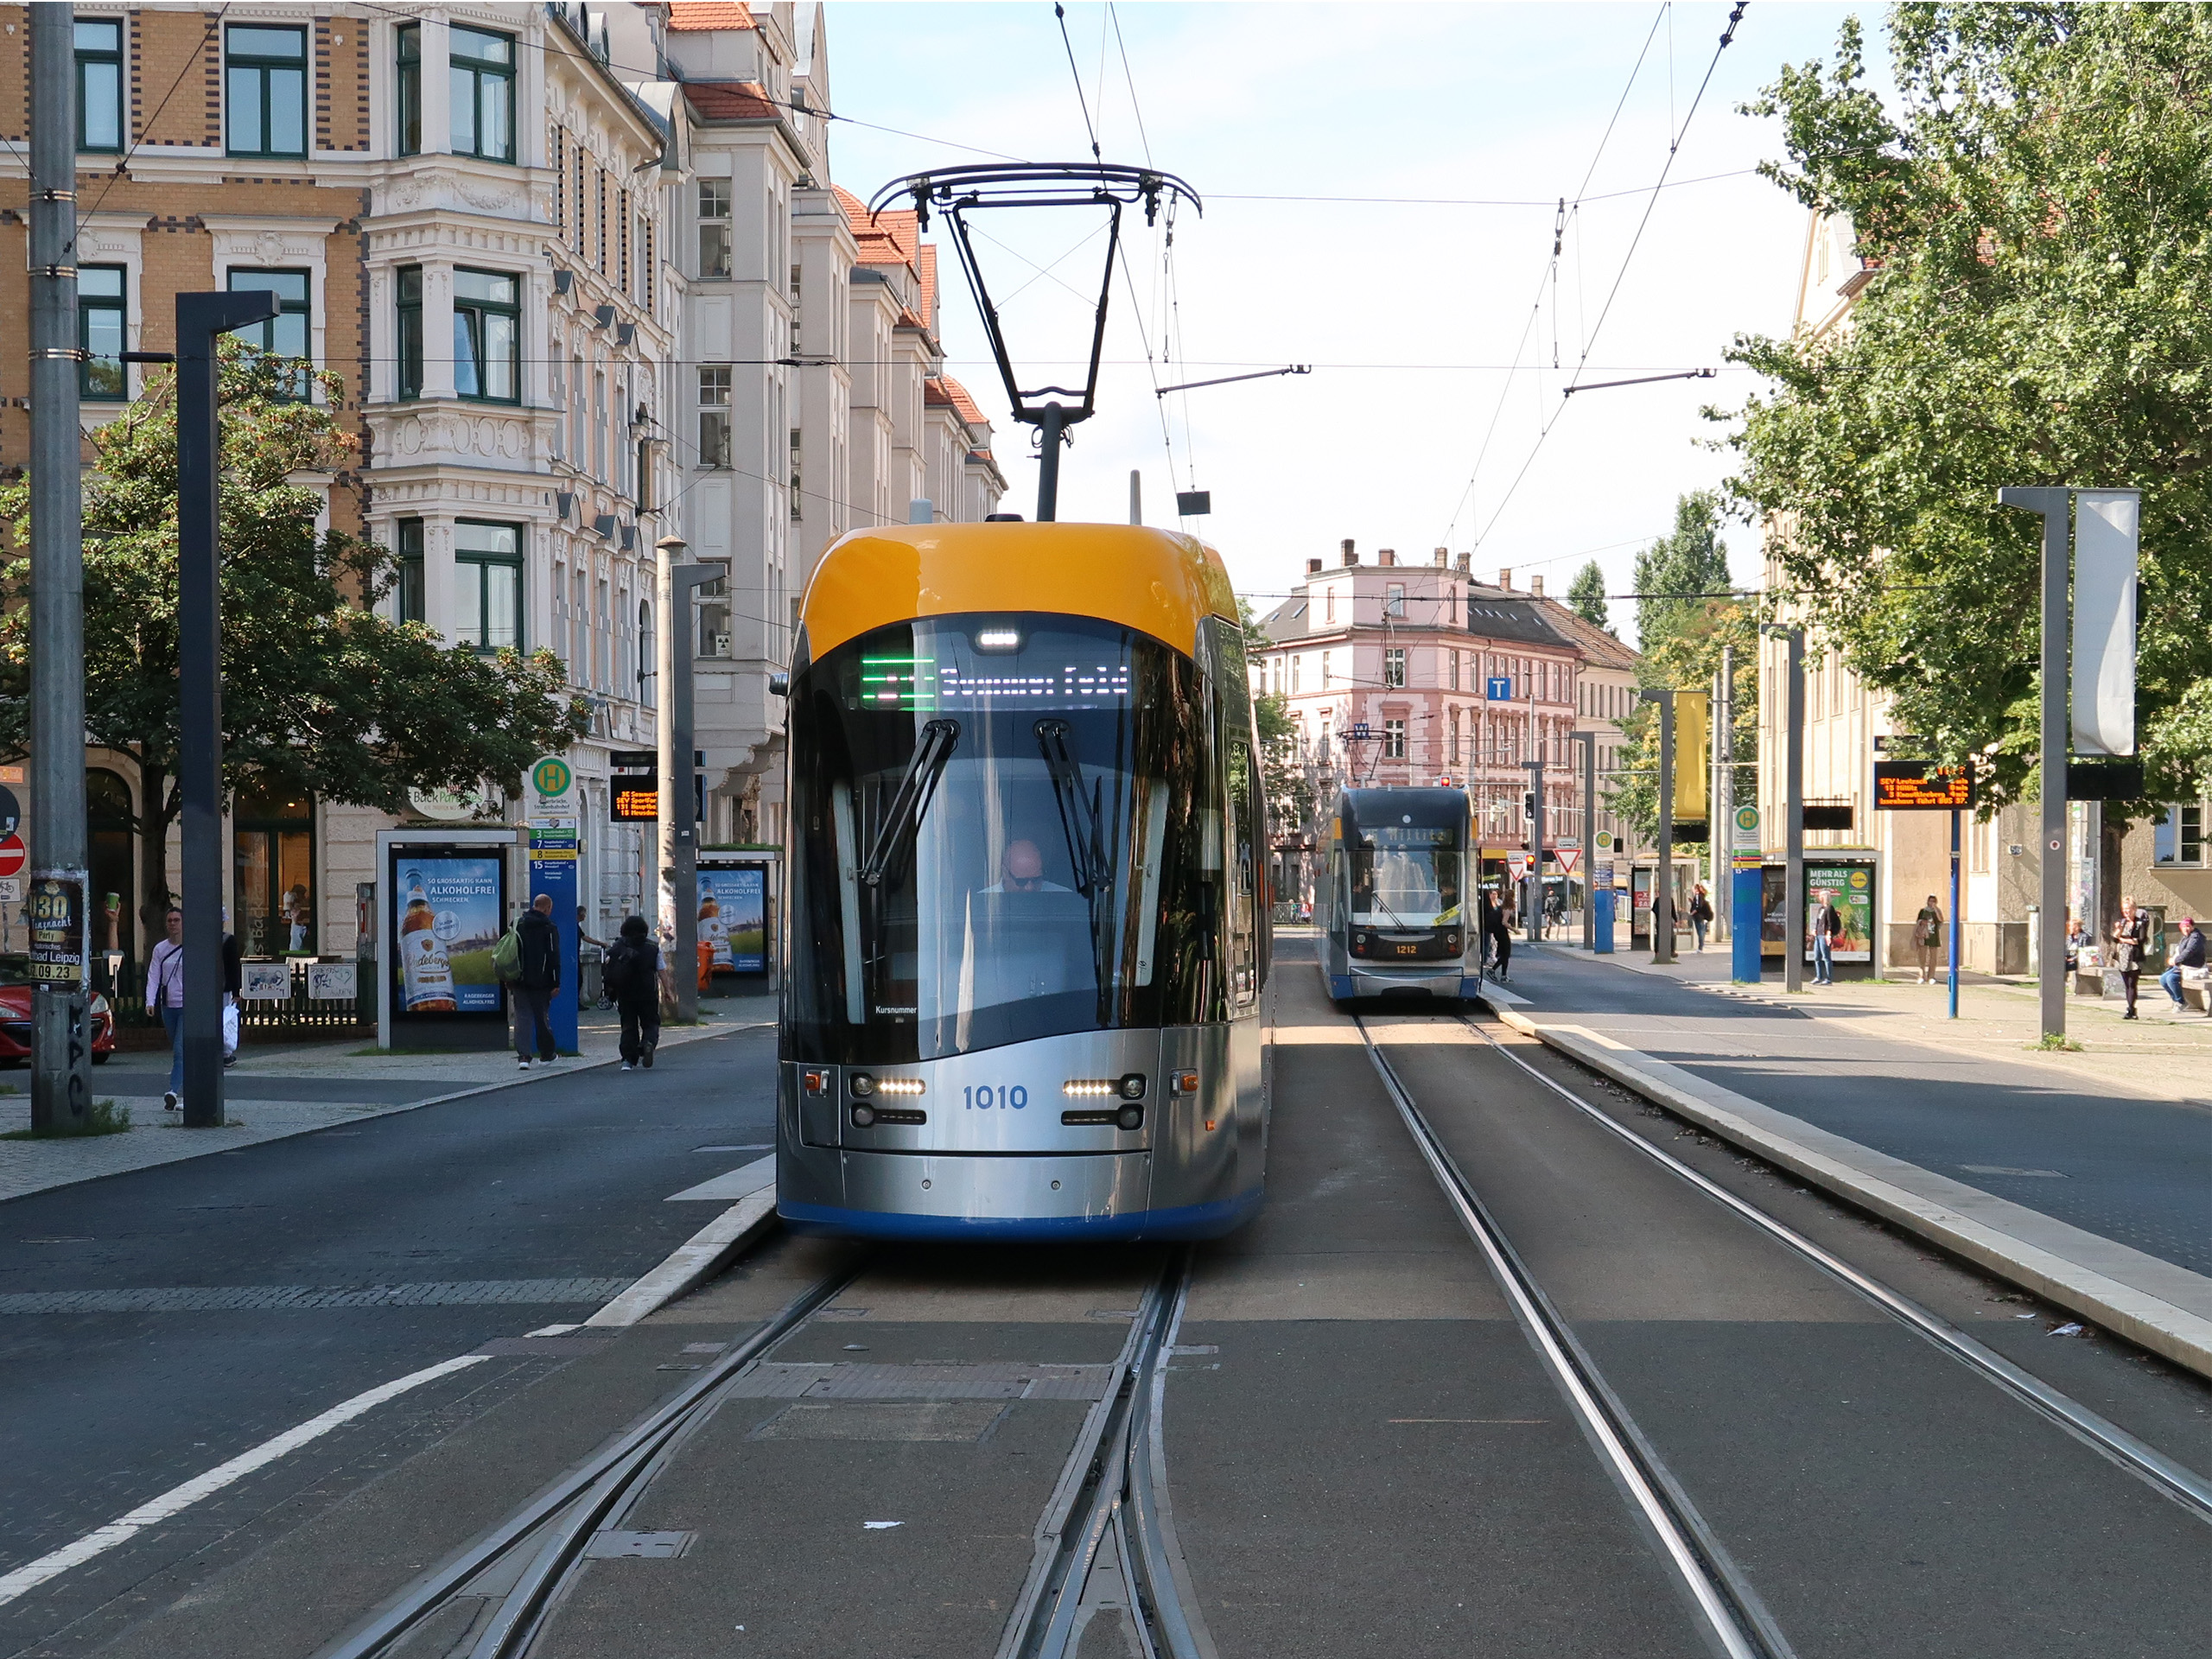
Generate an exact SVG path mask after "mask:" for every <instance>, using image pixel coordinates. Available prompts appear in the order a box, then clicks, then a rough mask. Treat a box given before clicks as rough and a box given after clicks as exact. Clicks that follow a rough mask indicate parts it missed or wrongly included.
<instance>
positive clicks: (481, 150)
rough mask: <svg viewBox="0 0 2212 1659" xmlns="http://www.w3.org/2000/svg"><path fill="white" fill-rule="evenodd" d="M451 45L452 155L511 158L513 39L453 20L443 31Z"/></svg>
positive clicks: (513, 144) (507, 160)
mask: <svg viewBox="0 0 2212 1659" xmlns="http://www.w3.org/2000/svg"><path fill="white" fill-rule="evenodd" d="M447 34H448V39H449V40H450V41H451V44H450V45H449V47H448V48H447V49H448V56H449V58H450V60H451V65H452V67H451V68H450V70H449V71H448V73H449V74H450V76H451V85H452V87H453V153H454V155H456V156H482V157H483V158H484V159H485V160H486V161H487V162H512V160H514V158H515V42H514V37H513V36H512V35H493V34H491V33H490V32H488V31H486V30H485V29H463V28H462V27H461V25H460V24H459V23H455V24H454V25H452V26H451V28H450V29H448V31H447Z"/></svg>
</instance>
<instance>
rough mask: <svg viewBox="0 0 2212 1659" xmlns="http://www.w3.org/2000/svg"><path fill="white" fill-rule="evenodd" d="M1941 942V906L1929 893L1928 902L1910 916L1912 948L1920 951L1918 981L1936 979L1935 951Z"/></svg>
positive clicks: (1930, 982)
mask: <svg viewBox="0 0 2212 1659" xmlns="http://www.w3.org/2000/svg"><path fill="white" fill-rule="evenodd" d="M1942 943H1943V907H1942V906H1941V905H1939V904H1937V903H1936V895H1935V894H1934V893H1929V895H1928V902H1927V903H1926V904H1924V905H1923V906H1921V907H1920V910H1919V913H1918V914H1916V915H1915V916H1914V917H1913V918H1912V944H1913V949H1915V950H1917V951H1919V953H1920V982H1921V983H1922V984H1923V985H1928V984H1932V983H1934V982H1935V979H1936V950H1937V949H1938V948H1939V947H1940V946H1941V945H1942Z"/></svg>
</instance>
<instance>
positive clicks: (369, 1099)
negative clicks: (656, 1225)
mask: <svg viewBox="0 0 2212 1659" xmlns="http://www.w3.org/2000/svg"><path fill="white" fill-rule="evenodd" d="M704 1012H705V1016H706V1017H705V1019H704V1020H702V1023H701V1024H699V1025H697V1026H691V1027H681V1026H668V1027H663V1028H662V1032H661V1046H662V1047H663V1048H672V1047H677V1046H681V1045H683V1044H686V1043H692V1042H696V1041H698V1040H699V1039H702V1038H706V1037H712V1036H715V1035H718V1034H720V1033H723V1032H728V1031H732V1030H740V1029H744V1028H746V1027H758V1026H763V1025H773V1024H774V1023H775V1018H776V1003H775V999H774V998H772V997H766V996H749V997H722V998H715V999H713V1000H711V1001H709V1002H708V1003H707V1004H706V1007H705V1010H704ZM577 1023H578V1031H577V1035H578V1038H579V1042H578V1045H577V1046H578V1049H579V1051H580V1052H579V1053H578V1055H577V1057H576V1058H573V1059H563V1060H558V1061H556V1062H555V1063H554V1064H553V1065H541V1066H533V1067H531V1070H530V1071H526V1072H525V1071H520V1070H518V1068H517V1067H516V1065H515V1057H514V1053H513V1051H512V1050H511V1049H491V1050H484V1051H480V1052H468V1053H428V1052H414V1053H408V1052H383V1051H379V1050H378V1049H375V1048H363V1047H360V1046H350V1045H346V1044H340V1043H320V1044H315V1043H301V1044H288V1045H284V1046H269V1047H254V1046H249V1047H247V1048H246V1049H245V1051H244V1052H242V1053H241V1054H240V1056H239V1058H238V1064H237V1065H234V1066H232V1068H231V1069H230V1071H227V1072H226V1074H225V1084H224V1096H225V1103H226V1116H227V1118H228V1122H227V1124H226V1127H224V1128H220V1129H187V1128H184V1127H183V1125H182V1124H181V1123H180V1122H178V1121H177V1118H176V1116H175V1114H174V1113H169V1112H165V1111H164V1110H163V1109H162V1090H164V1089H165V1088H166V1087H167V1086H168V1054H167V1053H166V1052H153V1053H149V1052H133V1053H121V1054H118V1055H116V1056H115V1057H114V1058H113V1059H111V1060H110V1061H109V1062H108V1064H106V1065H103V1066H99V1067H96V1068H95V1069H94V1070H93V1072H92V1097H93V1098H94V1099H95V1100H111V1101H113V1102H114V1103H116V1105H117V1106H118V1107H119V1108H123V1109H128V1110H129V1112H130V1121H131V1127H130V1130H129V1132H128V1133H126V1134H123V1135H90V1136H86V1137H85V1138H83V1139H70V1140H54V1141H0V1201H5V1200H6V1199H9V1198H21V1197H22V1196H23V1195H24V1194H26V1193H30V1192H44V1191H46V1190H47V1189H48V1188H49V1187H56V1186H67V1185H72V1184H73V1183H75V1182H78V1181H89V1180H96V1179H99V1178H100V1177H102V1176H105V1175H115V1174H120V1173H123V1172H124V1171H126V1170H133V1169H145V1168H149V1167H150V1166H154V1165H156V1164H168V1163H175V1162H176V1161H178V1160H181V1159H186V1158H204V1157H207V1156H209V1155H211V1154H217V1153H226V1152H235V1151H238V1149H240V1148H241V1147H250V1146H254V1145H257V1144H258V1143H260V1142H262V1141H281V1140H283V1138H284V1137H286V1136H287V1135H306V1134H308V1133H311V1132H312V1131H314V1130H316V1129H323V1128H329V1127H331V1126H332V1125H333V1124H336V1123H342V1122H350V1121H352V1120H353V1119H357V1118H366V1117H381V1116H386V1115H387V1114H390V1113H392V1112H404V1111H411V1110H413V1109H415V1108H416V1107H418V1106H429V1105H435V1104H436V1103H439V1102H441V1101H446V1100H453V1099H456V1098H458V1097H460V1096H464V1095H471V1094H481V1093H485V1092H487V1091H489V1090H497V1089H506V1088H525V1087H527V1086H528V1085H529V1084H532V1083H536V1082H542V1081H546V1080H550V1079H551V1078H554V1077H569V1076H573V1075H574V1074H575V1073H576V1072H578V1071H588V1070H591V1069H593V1068H594V1067H600V1066H609V1065H613V1064H614V1063H615V1061H616V1060H617V1059H618V1058H620V1056H619V1054H618V1052H617V1048H618V1045H619V1044H620V1038H621V1024H620V1020H619V1019H618V1018H617V1016H616V1015H615V1014H613V1012H612V1011H607V1012H599V1011H596V1010H591V1009H587V1010H586V1011H585V1012H584V1014H583V1015H582V1018H581V1019H580V1020H579V1021H578V1022H577ZM6 1084H7V1085H8V1086H12V1088H13V1089H14V1090H16V1091H17V1092H15V1093H11V1094H6V1095H0V1134H4V1133H7V1132H10V1131H14V1130H19V1129H27V1128H29V1127H30V1116H31V1108H30V1096H29V1086H30V1074H29V1071H16V1072H14V1073H12V1074H10V1075H9V1076H8V1077H7V1078H6Z"/></svg>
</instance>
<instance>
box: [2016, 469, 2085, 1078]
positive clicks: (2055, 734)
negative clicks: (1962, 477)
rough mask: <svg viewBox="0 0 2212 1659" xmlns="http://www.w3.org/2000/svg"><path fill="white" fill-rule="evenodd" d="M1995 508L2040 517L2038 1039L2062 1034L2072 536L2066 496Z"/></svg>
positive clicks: (2024, 496) (2042, 491)
mask: <svg viewBox="0 0 2212 1659" xmlns="http://www.w3.org/2000/svg"><path fill="white" fill-rule="evenodd" d="M1997 500H1998V504H1999V505H2000V506H2007V507H2018V508H2020V509H2021V510H2023V511H2024V512H2039V513H2041V514H2042V515H2043V734H2042V736H2043V741H2042V746H2041V761H2042V772H2043V781H2042V785H2041V791H2040V792H2041V797H2042V808H2043V810H2042V825H2041V835H2040V837H2039V839H2040V841H2041V842H2042V845H2041V848H2040V849H2039V851H2040V853H2041V858H2042V866H2043V868H2042V871H2041V874H2042V882H2041V892H2040V893H2039V894H2038V897H2039V898H2040V899H2041V900H2042V904H2043V908H2042V909H2041V911H2040V912H2037V917H2036V935H2037V938H2036V952H2037V962H2036V994H2037V1001H2038V1002H2039V1003H2040V1004H2041V1012H2042V1015H2043V1034H2044V1037H2046V1038H2063V1037H2064V1036H2065V1035H2066V751H2067V743H2068V738H2069V733H2068V731H2067V721H2066V690H2067V685H2066V680H2067V652H2066V647H2067V635H2068V632H2069V621H2070V609H2071V607H2070V604H2069V594H2068V591H2067V578H2068V576H2069V575H2070V574H2071V572H2070V570H2069V565H2070V564H2071V563H2072V560H2071V559H2070V557H2069V553H2070V549H2069V545H2068V543H2069V539H2070V537H2069V532H2070V531H2071V530H2072V524H2071V518H2072V512H2071V509H2072V506H2073V492H2072V491H2070V490H2066V489H2050V488H2036V489H2007V490H1999V491H1998V493H1997Z"/></svg>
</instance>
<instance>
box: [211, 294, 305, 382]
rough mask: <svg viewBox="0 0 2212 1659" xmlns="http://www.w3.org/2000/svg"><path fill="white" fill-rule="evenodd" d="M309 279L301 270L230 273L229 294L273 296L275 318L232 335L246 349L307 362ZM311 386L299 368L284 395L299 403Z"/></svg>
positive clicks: (303, 362) (252, 323)
mask: <svg viewBox="0 0 2212 1659" xmlns="http://www.w3.org/2000/svg"><path fill="white" fill-rule="evenodd" d="M310 280H311V278H310V277H309V276H308V273H307V272H306V271H304V270H233V271H232V273H231V291H232V293H234V294H238V293H248V292H252V291H254V290H257V289H258V290H261V291H263V292H265V293H268V294H270V295H271V296H274V297H275V299H276V301H277V315H275V316H273V317H271V318H270V319H269V321H266V322H250V323H248V324H247V325H246V326H245V327H243V328H238V329H234V330H232V332H233V333H234V334H236V335H237V336H238V339H240V340H244V341H245V342H246V344H247V345H249V346H260V347H261V349H262V350H263V351H264V352H270V353H275V354H276V355H277V356H278V357H296V358H297V359H300V361H301V363H302V365H306V364H307V363H308V361H309V353H308V321H309V315H310V309H311V307H312V305H313V303H314V302H313V301H312V300H311V299H310V298H309V297H308V283H309V282H310ZM311 385H312V383H311V382H310V381H309V380H308V371H307V369H306V367H305V366H302V368H301V370H300V372H299V373H298V374H297V375H296V376H295V377H294V378H293V381H292V384H291V386H290V388H289V391H287V393H286V395H287V396H289V397H291V398H292V399H293V400H294V401H295V402H296V403H302V404H303V403H305V402H307V400H308V391H309V390H310V387H311Z"/></svg>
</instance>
